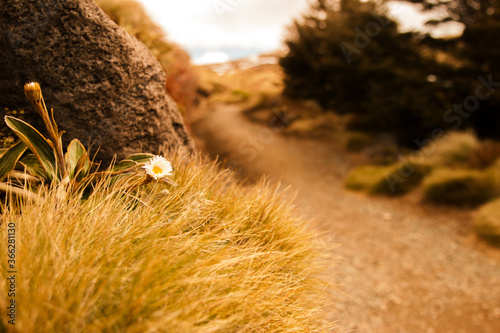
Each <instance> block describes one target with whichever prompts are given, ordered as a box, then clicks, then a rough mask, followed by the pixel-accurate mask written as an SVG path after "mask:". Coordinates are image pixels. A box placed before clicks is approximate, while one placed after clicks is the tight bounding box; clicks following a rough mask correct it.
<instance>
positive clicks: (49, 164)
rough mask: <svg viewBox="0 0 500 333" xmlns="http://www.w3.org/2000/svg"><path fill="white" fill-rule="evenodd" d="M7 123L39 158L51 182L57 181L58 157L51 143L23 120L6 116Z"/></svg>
mask: <svg viewBox="0 0 500 333" xmlns="http://www.w3.org/2000/svg"><path fill="white" fill-rule="evenodd" d="M5 123H6V124H7V126H9V127H10V129H12V130H13V131H14V132H15V133H16V135H17V136H18V137H19V139H21V141H22V142H24V144H25V145H26V146H28V148H29V149H30V150H31V152H32V153H33V154H34V155H35V156H36V157H37V158H38V160H39V161H40V164H41V165H42V167H43V169H44V170H45V173H46V174H47V176H48V177H49V178H50V180H52V179H57V173H56V170H57V166H56V165H57V164H56V156H55V153H54V150H53V148H52V145H51V144H50V143H49V141H48V140H47V139H46V138H45V137H44V136H43V135H42V134H40V132H38V131H37V130H36V129H35V128H34V127H33V126H31V125H30V124H28V123H27V122H25V121H22V120H21V119H17V118H14V117H10V116H6V117H5Z"/></svg>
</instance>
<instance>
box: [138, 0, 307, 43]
mask: <svg viewBox="0 0 500 333" xmlns="http://www.w3.org/2000/svg"><path fill="white" fill-rule="evenodd" d="M140 1H141V2H142V3H143V5H144V6H145V7H146V9H147V10H148V12H149V13H150V14H151V16H152V17H153V19H154V20H155V21H156V22H157V23H158V24H160V25H161V26H162V27H164V29H165V30H166V31H167V32H168V34H169V37H170V39H172V40H173V41H175V42H177V43H179V44H180V45H182V46H184V47H186V48H187V49H193V48H198V49H200V48H202V49H206V50H218V49H221V48H240V49H260V50H262V51H270V50H274V49H277V48H279V47H280V46H281V45H282V39H283V32H284V27H285V26H286V25H287V24H290V23H291V22H292V19H293V18H294V17H297V16H298V15H300V13H301V12H302V11H303V10H305V9H306V8H307V0H191V1H164V0H140ZM221 6H222V7H221ZM221 8H222V9H221Z"/></svg>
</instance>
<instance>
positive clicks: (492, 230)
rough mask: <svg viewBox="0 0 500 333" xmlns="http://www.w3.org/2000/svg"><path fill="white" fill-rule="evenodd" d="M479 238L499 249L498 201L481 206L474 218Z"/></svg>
mask: <svg viewBox="0 0 500 333" xmlns="http://www.w3.org/2000/svg"><path fill="white" fill-rule="evenodd" d="M474 229H475V230H476V233H477V235H478V236H479V237H481V238H482V239H484V240H486V241H487V242H489V243H491V244H493V245H496V246H498V247H500V199H497V200H495V201H492V202H490V203H488V204H486V205H484V206H482V207H481V208H480V209H479V211H478V212H477V213H476V216H475V218H474Z"/></svg>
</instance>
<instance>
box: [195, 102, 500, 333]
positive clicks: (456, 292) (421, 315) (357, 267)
mask: <svg viewBox="0 0 500 333" xmlns="http://www.w3.org/2000/svg"><path fill="white" fill-rule="evenodd" d="M193 131H194V133H195V134H196V135H197V136H199V137H201V138H203V140H204V141H206V146H205V150H206V151H208V152H209V153H210V154H212V155H220V156H222V157H225V158H227V159H228V160H229V163H230V164H231V165H232V166H233V167H237V168H240V170H241V171H242V172H244V174H245V175H246V176H248V177H249V178H250V179H257V178H259V177H260V176H262V175H264V174H266V175H269V177H270V178H271V179H272V180H276V181H278V180H281V182H282V183H283V184H284V185H291V186H292V187H294V188H296V189H297V190H298V196H297V199H296V204H297V207H298V209H299V210H300V212H301V213H302V214H305V215H307V216H308V217H310V218H313V219H315V220H317V221H318V222H319V227H320V228H321V229H322V230H323V231H325V237H327V239H328V241H329V242H331V244H332V247H333V244H340V246H339V247H335V250H334V251H335V253H336V254H340V256H341V257H342V259H341V261H340V264H337V265H336V266H335V267H333V266H332V272H331V276H332V282H333V283H336V284H338V285H339V286H340V290H341V291H342V293H340V292H339V293H337V294H336V295H335V297H336V299H335V302H336V303H338V314H336V316H337V318H339V320H340V326H341V331H342V332H348V331H351V330H352V331H354V332H360V333H372V332H377V333H378V332H380V333H391V332H405V333H406V332H415V333H417V332H418V333H426V332H429V333H430V332H436V333H447V332H449V333H460V332H467V333H469V332H471V333H498V332H500V260H499V259H498V257H497V256H496V255H497V254H498V253H497V252H495V251H492V252H491V253H490V254H487V253H485V251H486V250H484V249H483V248H482V247H481V245H478V244H477V242H475V241H474V240H473V239H472V238H471V237H470V236H468V235H469V234H470V230H469V228H470V227H469V221H470V218H471V216H470V215H471V213H470V212H469V211H459V210H451V209H448V210H444V209H437V208H433V207H425V206H421V205H416V204H415V203H416V200H415V199H412V198H411V197H407V198H403V199H386V198H374V197H368V196H363V195H360V194H357V193H353V192H349V191H347V190H345V189H344V187H343V184H342V179H343V176H344V175H345V174H346V173H347V171H348V170H349V168H351V167H352V166H351V165H350V162H349V161H348V159H346V157H345V156H343V155H341V154H340V153H338V151H340V150H339V149H337V148H336V147H332V146H327V145H325V144H320V143H318V142H313V141H305V140H297V139H292V138H285V137H282V136H281V135H279V133H278V132H279V128H278V129H274V131H272V130H271V129H269V128H266V127H263V126H259V125H255V124H252V123H250V122H249V121H247V120H246V119H245V118H244V117H243V116H242V115H241V114H240V113H239V112H238V109H237V108H235V107H232V106H220V107H218V108H216V109H215V110H213V111H212V112H210V113H208V114H207V116H206V117H205V118H204V119H202V120H200V121H198V122H196V123H195V124H193Z"/></svg>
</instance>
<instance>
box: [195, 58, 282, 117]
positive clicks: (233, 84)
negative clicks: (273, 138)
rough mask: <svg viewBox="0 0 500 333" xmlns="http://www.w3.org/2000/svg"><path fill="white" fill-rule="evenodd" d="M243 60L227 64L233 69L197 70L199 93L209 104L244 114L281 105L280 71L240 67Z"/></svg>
mask: <svg viewBox="0 0 500 333" xmlns="http://www.w3.org/2000/svg"><path fill="white" fill-rule="evenodd" d="M245 62H246V60H245V59H244V60H236V61H233V62H230V63H228V66H231V67H233V68H234V69H228V70H227V71H224V72H216V71H214V70H212V69H211V68H212V67H213V66H210V65H209V66H201V67H198V68H197V71H198V75H199V78H200V90H201V91H203V93H204V95H206V96H208V101H209V102H210V103H215V104H217V103H228V104H238V105H240V106H241V109H242V110H244V111H254V110H259V109H262V108H268V107H269V108H273V107H276V106H279V105H282V100H281V93H282V91H283V82H282V71H281V68H280V67H279V66H277V65H274V64H262V65H255V66H248V67H249V68H244V69H241V68H240V67H244V66H245V65H246V64H245Z"/></svg>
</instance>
